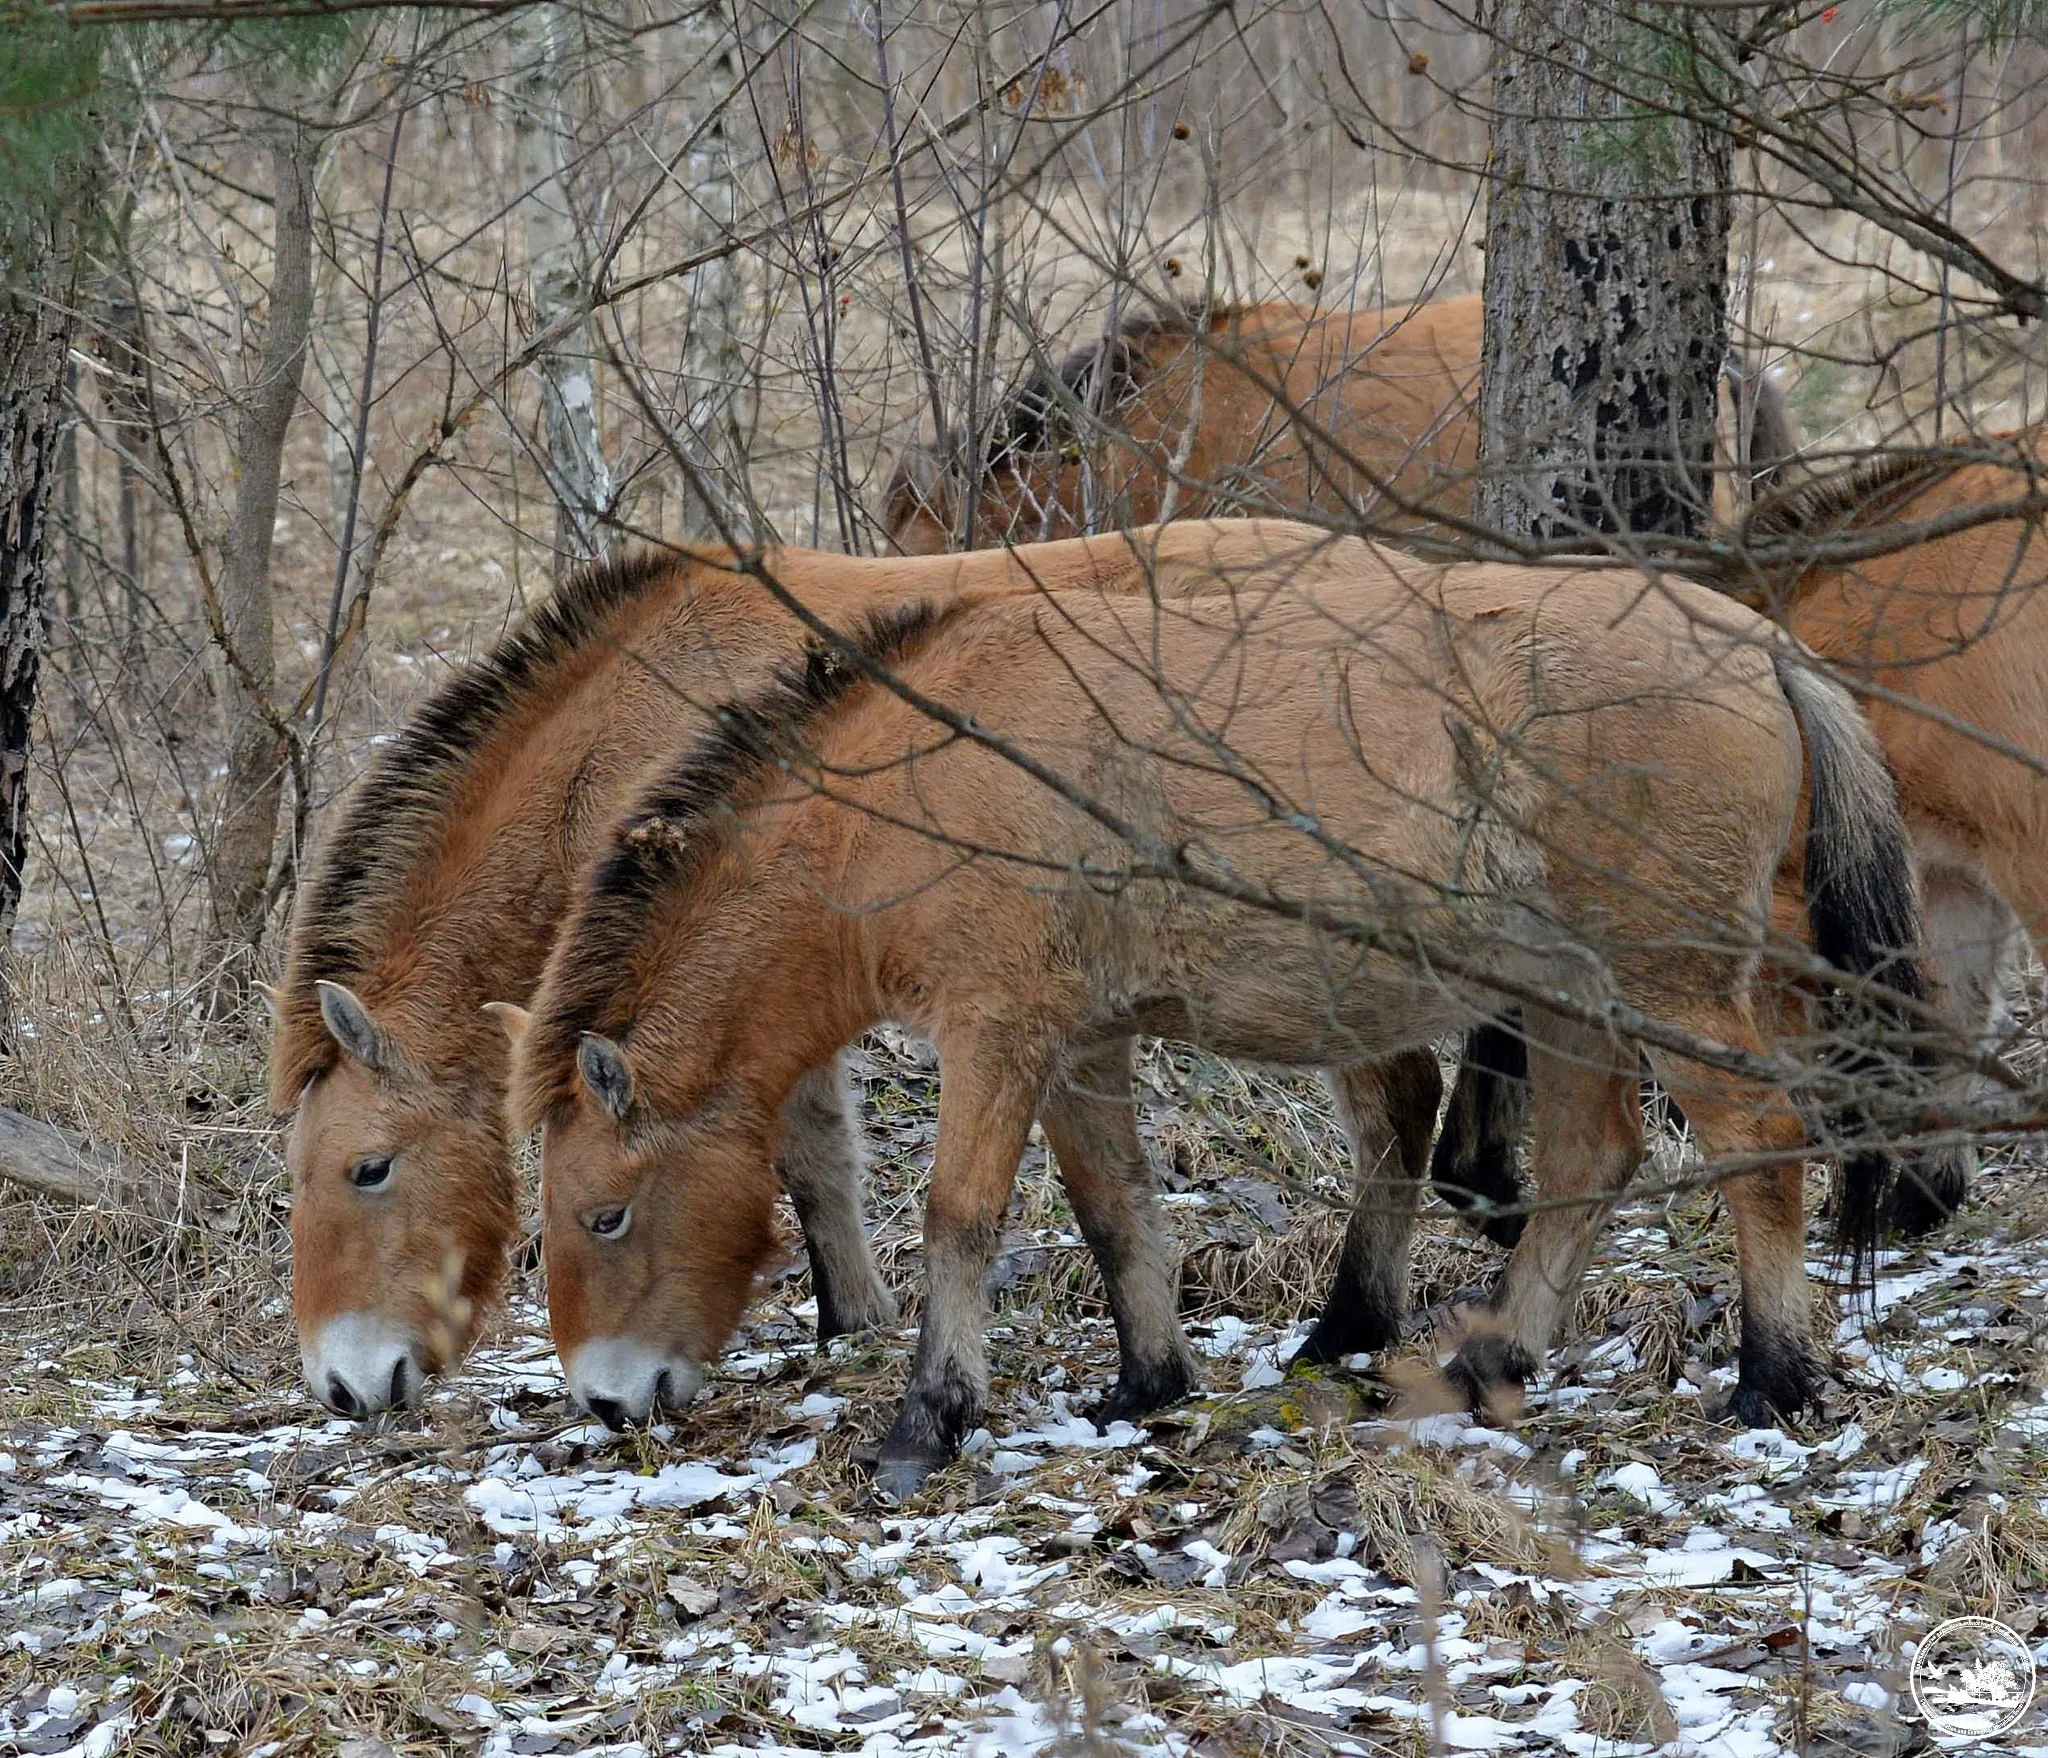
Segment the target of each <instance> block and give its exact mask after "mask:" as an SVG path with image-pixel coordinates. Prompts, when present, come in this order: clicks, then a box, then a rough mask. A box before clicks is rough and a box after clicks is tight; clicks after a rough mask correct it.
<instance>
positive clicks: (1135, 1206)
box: [1038, 1038, 1195, 1425]
mask: <svg viewBox="0 0 2048 1758" xmlns="http://www.w3.org/2000/svg"><path fill="white" fill-rule="evenodd" d="M1038 1117H1039V1121H1040V1122H1041V1123H1042V1124H1044V1126H1045V1139H1046V1141H1047V1142H1048V1143H1050V1144H1051V1147H1052V1151H1053V1155H1054V1157H1055V1158H1056V1159H1057V1160H1058V1161H1059V1167H1060V1181H1061V1182H1062V1183H1063V1184H1064V1185H1065V1186H1066V1190H1067V1201H1068V1202H1069V1203H1070V1204H1071V1205H1072V1206H1073V1210H1074V1218H1075V1220H1077V1221H1078V1222H1080V1224H1081V1232H1082V1234H1083V1236H1084V1237H1085V1238H1086V1239H1087V1241H1088V1248H1089V1250H1090V1251H1091V1252H1093V1253H1094V1256H1095V1263H1096V1267H1097V1268H1098V1269H1100V1270H1101V1272H1102V1282H1103V1286H1104V1288H1105V1289H1106V1290H1107V1292H1108V1294H1109V1310H1110V1312H1111V1314H1112V1315H1113V1316H1114V1317H1115V1319H1116V1340H1117V1352H1118V1357H1119V1365H1118V1371H1117V1381H1116V1389H1115V1390H1114V1391H1112V1392H1111V1393H1110V1395H1109V1397H1108V1398H1107V1399H1106V1400H1105V1401H1104V1403H1103V1404H1102V1406H1101V1408H1100V1409H1099V1410H1098V1411H1096V1413H1095V1418H1096V1420H1097V1421H1098V1422H1100V1423H1103V1424H1105V1425H1107V1424H1109V1423H1111V1422H1115V1421H1116V1420H1118V1419H1119V1418H1120V1417H1121V1418H1134V1417H1139V1416H1143V1415H1144V1414H1145V1413H1146V1412H1148V1411H1152V1410H1160V1409H1163V1408H1165V1407H1166V1406H1167V1405H1169V1404H1175V1403H1178V1402H1179V1401H1180V1400H1181V1399H1182V1398H1184V1397H1186V1396H1187V1395H1188V1393H1189V1392H1191V1391H1192V1390H1193V1389H1194V1385H1195V1357H1194V1351H1193V1350H1191V1349H1190V1348H1189V1347H1188V1340H1187V1334H1186V1333H1185V1332H1184V1331H1182V1329H1181V1327H1180V1298H1179V1296H1180V1275H1179V1270H1180V1264H1179V1258H1178V1254H1177V1253H1176V1251H1175V1249H1174V1242H1173V1231H1172V1229H1171V1228H1170V1227H1168V1225H1167V1223H1166V1216H1165V1215H1164V1213H1162V1211H1161V1209H1160V1206H1159V1194H1158V1191H1157V1188H1156V1185H1155V1180H1154V1179H1153V1176H1152V1167H1151V1165H1150V1163H1149V1162H1148V1161H1147V1160H1146V1158H1145V1149H1144V1145H1143V1144H1142V1143H1141V1142H1140V1141H1139V1139H1138V1114H1137V1107H1136V1106H1135V1105H1134V1104H1133V1103H1132V1100H1131V1040H1130V1039H1129V1038H1116V1039H1112V1040H1111V1041H1110V1042H1108V1043H1106V1044H1102V1045H1098V1046H1096V1047H1095V1048H1093V1049H1091V1050H1088V1051H1086V1052H1083V1053H1081V1054H1079V1055H1074V1056H1069V1057H1068V1058H1067V1060H1066V1061H1065V1062H1064V1063H1063V1064H1062V1066H1061V1068H1060V1072H1059V1077H1058V1078H1057V1079H1056V1080H1055V1081H1053V1083H1052V1084H1051V1085H1050V1086H1049V1087H1047V1089H1046V1093H1045V1098H1044V1101H1043V1103H1042V1104H1041V1105H1040V1107H1039V1112H1038Z"/></svg>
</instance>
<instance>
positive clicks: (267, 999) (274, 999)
mask: <svg viewBox="0 0 2048 1758" xmlns="http://www.w3.org/2000/svg"><path fill="white" fill-rule="evenodd" d="M256 993H257V994H259V995H261V996H262V997H263V1005H264V1006H265V1007H266V1008H268V1009H269V1010H270V1023H271V1024H272V1025H281V1024H282V1023H283V1022H284V997H283V996H282V995H280V994H279V993H278V992H277V991H276V990H275V989H273V988H272V987H271V986H270V985H269V984H268V983H258V984H257V985H256Z"/></svg>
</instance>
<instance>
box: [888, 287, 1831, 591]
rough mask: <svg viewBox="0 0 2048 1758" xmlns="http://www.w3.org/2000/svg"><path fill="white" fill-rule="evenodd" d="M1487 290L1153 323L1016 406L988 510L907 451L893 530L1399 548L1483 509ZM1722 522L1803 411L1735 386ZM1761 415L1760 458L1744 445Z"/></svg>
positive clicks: (1718, 481)
mask: <svg viewBox="0 0 2048 1758" xmlns="http://www.w3.org/2000/svg"><path fill="white" fill-rule="evenodd" d="M1482 322H1483V315H1482V311H1481V305H1480V298H1479V295H1478V294H1476V293H1473V294H1464V295H1460V296H1457V297H1454V298H1449V299H1439V300H1435V301H1432V302H1430V303H1427V304H1419V305H1407V306H1389V307H1387V308H1386V309H1385V310H1377V311H1374V310H1367V311H1340V312H1318V311H1314V310H1311V309H1309V308H1308V307H1306V306H1300V305H1291V304H1287V303H1285V302H1281V303H1274V304H1265V305H1247V306H1224V307H1218V308H1215V309H1213V310H1210V311H1208V312H1201V311H1182V312H1171V311H1169V312H1165V313H1159V314H1154V313H1144V314H1140V315H1137V316H1133V317H1131V318H1129V319H1127V320H1126V321H1125V322H1124V323H1123V325H1122V326H1121V327H1120V328H1119V329H1118V330H1117V331H1116V332H1115V333H1114V334H1112V335H1108V336H1105V337H1103V338H1102V339H1101V340H1099V341H1098V342H1096V343H1094V344H1092V345H1091V346H1089V347H1086V348H1083V349H1080V350H1077V351H1076V352H1074V353H1073V354H1070V355H1069V356H1068V357H1067V358H1066V359H1065V360H1064V361H1063V362H1061V364H1060V365H1059V367H1058V368H1057V369H1056V370H1055V369H1053V368H1051V367H1049V366H1044V367H1041V368H1040V369H1039V370H1038V371H1036V372H1035V373H1033V374H1032V375H1031V376H1030V377H1029V378H1027V379H1026V380H1025V382H1024V383H1023V384H1022V385H1021V386H1020V387H1019V388H1018V389H1017V390H1015V391H1014V392H1012V393H1011V394H1010V396H1009V397H1008V398H1007V399H1005V400H1004V402H1003V403H1002V405H1001V406H1000V407H999V408H998V410H997V411H996V418H995V421H994V423H993V439H992V442H991V444H990V447H989V455H988V463H987V468H986V470H985V471H984V472H983V475H982V487H981V492H980V495H979V497H978V498H977V499H976V500H975V501H974V504H973V505H972V507H971V508H970V507H966V506H963V504H962V502H963V496H962V493H961V486H962V482H963V480H964V477H963V473H962V471H961V469H960V468H959V467H958V462H957V460H955V461H952V462H950V463H949V462H948V461H947V460H946V459H944V458H942V457H941V456H940V454H939V453H938V452H937V451H936V449H935V448H934V447H932V446H931V445H928V444H915V445H912V446H909V447H907V448H906V449H905V451H904V453H903V455H902V457H901V458H900V459H899V460H898V461H897V464H896V468H895V470H894V472H893V473H892V474H891V476H890V479H889V486H888V489H887V492H886V498H885V503H884V508H883V523H884V526H885V527H886V529H887V532H888V536H889V541H890V543H891V544H892V545H893V546H894V547H895V548H896V549H898V550H900V551H901V552H902V553H904V554H906V555H936V554H938V553H940V552H941V551H944V550H948V549H953V548H963V547H964V548H976V547H982V546H987V545H993V544H999V543H1023V542H1031V541H1038V540H1044V539H1046V538H1053V537H1068V536H1072V535H1073V534H1074V533H1076V532H1080V531H1090V530H1103V529H1107V528H1112V527H1115V526H1117V525H1136V524H1152V523H1155V522H1157V521H1159V520H1162V519H1167V518H1171V517H1174V516H1175V515H1179V516H1181V517H1197V516H1201V517H1206V516H1213V515H1215V514H1220V513H1232V512H1245V511H1250V512H1260V513H1284V514H1295V515H1300V514H1308V515H1311V516H1320V517H1322V518H1325V519H1328V520H1331V521H1334V522H1339V523H1342V524H1344V525H1347V526H1352V527H1356V528H1361V529H1369V530H1373V531H1376V532H1385V533H1389V534H1395V533H1401V532H1412V531H1416V530H1418V529H1422V528H1425V527H1427V526H1428V525H1429V524H1430V522H1431V521H1432V519H1435V518H1438V517H1440V516H1442V515H1445V514H1449V515H1454V516H1464V517H1469V516H1470V514H1471V512H1472V488H1473V470H1474V467H1475V464H1476V462H1477V457H1478V424H1477V420H1476V410H1475V406H1474V397H1475V393H1476V390H1477V387H1478V382H1479V341H1480V330H1481V326H1482ZM1723 389H1724V393H1725V394H1724V403H1725V404H1727V405H1728V406H1727V407H1725V408H1724V410H1723V421H1722V427H1723V437H1722V442H1721V451H1722V454H1723V456H1724V457H1725V458H1727V459H1729V460H1730V461H1731V468H1730V469H1728V470H1721V471H1717V472H1716V473H1715V482H1714V484H1713V493H1714V498H1715V504H1716V506H1717V510H1718V511H1720V512H1721V514H1722V515H1723V516H1724V517H1732V516H1733V515H1734V513H1735V512H1736V511H1738V510H1739V506H1740V505H1741V504H1743V503H1745V502H1746V500H1747V498H1748V494H1749V492H1750V489H1751V488H1752V487H1757V488H1761V487H1763V486H1765V485H1767V484H1768V483H1769V482H1770V481H1771V480H1772V478H1773V476H1774V474H1775V472H1776V470H1777V468H1778V466H1779V465H1780V464H1781V463H1782V462H1783V461H1784V460H1786V459H1789V458H1790V457H1791V456H1792V454H1793V453H1794V452H1795V451H1796V450H1797V447H1798V442H1797V437H1796V435H1795V434H1794V433H1793V431H1792V427H1791V423H1790V420H1789V418H1788V416H1787V413H1786V410H1785V407H1784V403H1783V400H1782V399H1781V398H1780V397H1779V395H1778V393H1777V392H1776V391H1775V390H1774V389H1773V388H1772V387H1771V385H1770V383H1769V381H1768V380H1764V379H1761V378H1758V379H1753V380H1751V379H1747V378H1745V375H1744V373H1743V369H1742V367H1741V365H1740V363H1739V361H1738V360H1737V359H1736V357H1735V356H1734V355H1732V354H1731V355H1730V356H1729V358H1728V361H1727V365H1726V367H1725V369H1724V374H1723ZM1737 411H1743V412H1746V418H1747V425H1748V444H1747V446H1746V447H1744V446H1739V445H1734V444H1731V443H1730V441H1731V439H1732V437H1733V435H1734V433H1735V431H1736V424H1735V414H1736V412H1737Z"/></svg>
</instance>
